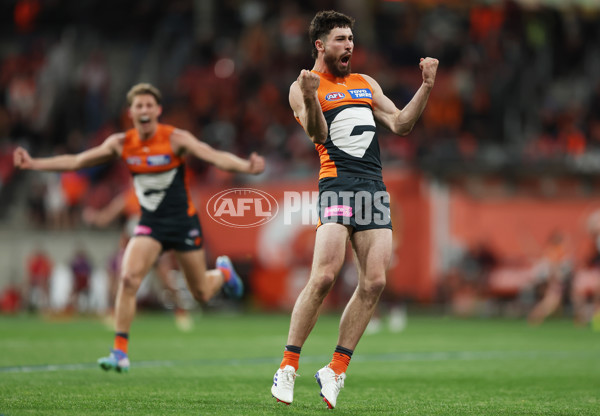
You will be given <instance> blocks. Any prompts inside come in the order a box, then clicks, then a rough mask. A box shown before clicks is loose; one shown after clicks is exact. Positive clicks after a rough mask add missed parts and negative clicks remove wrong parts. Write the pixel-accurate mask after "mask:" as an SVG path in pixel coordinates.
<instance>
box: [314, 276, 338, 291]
mask: <svg viewBox="0 0 600 416" xmlns="http://www.w3.org/2000/svg"><path fill="white" fill-rule="evenodd" d="M334 283H335V274H334V273H333V272H329V271H321V272H319V273H318V274H316V275H315V277H314V278H313V287H314V288H315V290H316V291H317V293H320V294H324V295H326V294H327V293H329V291H330V290H331V288H332V287H333V284H334Z"/></svg>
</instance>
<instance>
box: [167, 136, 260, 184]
mask: <svg viewBox="0 0 600 416" xmlns="http://www.w3.org/2000/svg"><path fill="white" fill-rule="evenodd" d="M171 143H172V144H173V150H174V151H175V152H176V153H179V154H182V153H189V154H191V155H193V156H195V157H197V158H198V159H200V160H204V161H205V162H208V163H210V164H212V165H215V166H216V167H218V168H219V169H222V170H227V171H231V172H240V173H251V174H254V175H257V174H259V173H261V172H262V171H263V170H265V160H264V158H263V157H262V156H259V155H258V154H257V153H254V152H253V153H252V154H251V155H250V157H249V158H248V159H242V158H240V157H237V156H236V155H234V154H233V153H229V152H225V151H222V150H217V149H215V148H213V147H211V146H210V145H208V144H207V143H204V142H201V141H200V140H198V139H197V138H196V137H194V136H193V135H192V134H191V133H189V132H187V131H184V130H179V129H177V130H175V131H174V132H173V134H172V135H171Z"/></svg>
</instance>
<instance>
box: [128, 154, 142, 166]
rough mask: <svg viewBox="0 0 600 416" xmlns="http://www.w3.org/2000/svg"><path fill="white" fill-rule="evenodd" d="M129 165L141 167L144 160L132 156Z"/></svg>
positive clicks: (129, 158)
mask: <svg viewBox="0 0 600 416" xmlns="http://www.w3.org/2000/svg"><path fill="white" fill-rule="evenodd" d="M127 164H128V165H134V166H139V165H141V164H142V158H140V157H137V156H130V157H128V158H127Z"/></svg>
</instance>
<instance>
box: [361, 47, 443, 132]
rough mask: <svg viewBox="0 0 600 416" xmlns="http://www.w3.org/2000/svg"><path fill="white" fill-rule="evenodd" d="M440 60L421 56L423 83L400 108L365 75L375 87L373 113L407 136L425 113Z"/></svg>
mask: <svg viewBox="0 0 600 416" xmlns="http://www.w3.org/2000/svg"><path fill="white" fill-rule="evenodd" d="M437 67H438V60H437V59H434V58H421V62H420V63H419V68H420V69H421V74H422V77H423V83H422V84H421V86H420V87H419V89H418V90H417V92H416V93H415V95H414V96H413V98H412V99H411V100H410V102H409V103H408V104H406V106H405V107H404V108H403V109H402V110H400V109H398V108H397V107H396V105H395V104H394V103H393V102H392V100H390V99H389V98H388V97H387V96H386V95H385V94H384V93H383V91H382V89H381V87H380V86H379V84H378V83H377V81H375V80H374V79H373V78H371V77H370V76H368V75H363V77H364V78H365V79H366V80H367V81H368V82H369V84H371V87H372V88H373V107H374V108H373V114H374V116H375V119H376V120H377V121H378V122H379V123H381V124H383V125H384V126H385V127H386V128H388V129H389V130H390V131H392V132H394V133H396V134H398V135H401V136H405V135H407V134H408V133H410V132H411V131H412V129H413V127H414V125H415V123H416V122H417V120H418V119H419V117H420V116H421V114H422V113H423V110H424V109H425V105H426V104H427V100H428V99H429V94H430V92H431V89H432V88H433V85H434V83H435V75H436V73H437Z"/></svg>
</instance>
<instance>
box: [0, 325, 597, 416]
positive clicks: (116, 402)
mask: <svg viewBox="0 0 600 416" xmlns="http://www.w3.org/2000/svg"><path fill="white" fill-rule="evenodd" d="M288 321H289V317H288V315H257V314H249V315H219V314H205V315H203V316H197V317H196V322H195V328H194V330H193V331H192V332H190V333H182V332H179V331H178V330H177V329H176V328H175V325H174V323H173V319H172V317H171V316H170V315H168V314H166V313H165V314H152V315H140V316H139V317H138V318H137V319H136V321H135V322H134V326H133V328H132V332H131V339H130V351H129V353H130V357H131V359H132V368H131V371H130V373H129V374H117V373H115V372H109V373H106V372H104V371H102V370H100V369H99V368H97V367H96V365H95V361H96V359H97V358H98V357H100V356H103V355H106V354H107V352H108V348H109V347H110V346H111V342H112V333H111V332H110V331H109V330H107V329H106V327H105V326H103V325H102V323H101V322H99V321H97V320H94V319H91V318H81V319H75V320H71V321H66V322H48V321H44V320H42V319H40V318H35V317H26V316H21V317H0V415H5V416H9V415H30V414H45V415H46V414H47V415H315V414H320V413H321V414H323V413H327V412H330V411H329V410H327V409H326V406H325V404H324V403H323V402H322V401H321V400H320V397H319V389H318V386H317V383H316V382H315V379H314V377H313V376H314V373H315V371H316V370H318V369H319V368H320V367H322V366H323V365H325V364H326V363H327V362H328V361H329V359H330V356H331V353H332V352H333V349H334V348H335V343H336V338H337V324H338V322H337V321H338V315H326V316H322V317H321V318H320V320H319V322H318V323H317V326H316V327H315V330H314V331H313V333H312V334H311V337H310V338H309V340H308V342H307V343H306V344H305V345H304V348H303V351H302V358H301V361H300V369H299V374H300V377H298V378H297V379H296V388H295V396H294V403H293V404H292V405H291V406H289V407H288V406H285V405H282V404H280V403H276V402H275V400H274V399H273V398H272V397H271V394H270V386H271V382H272V377H273V373H274V372H275V370H276V369H277V366H278V365H279V362H280V359H281V354H282V351H283V346H284V344H285V340H286V335H287V327H288ZM347 374H348V378H347V379H346V387H345V388H344V389H343V390H342V392H341V393H340V396H339V398H338V406H337V408H336V409H335V410H333V412H335V413H336V414H339V415H419V416H423V415H477V416H483V415H590V416H591V415H594V416H596V415H599V414H600V333H595V332H592V331H591V330H590V329H589V328H577V327H574V326H573V324H572V323H571V322H570V321H567V320H552V321H549V322H547V323H545V324H544V325H542V326H540V327H537V328H531V327H528V326H527V324H526V323H524V322H522V321H517V320H480V319H473V320H459V319H448V318H436V317H413V316H409V321H408V327H407V328H406V330H405V331H404V332H402V333H399V334H392V333H390V332H387V331H385V330H384V331H382V332H381V333H378V334H374V335H368V336H367V335H366V336H364V337H363V339H362V340H361V343H360V344H359V346H358V348H357V350H356V352H355V354H354V358H353V360H352V363H351V364H350V367H349V370H348V373H347Z"/></svg>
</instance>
